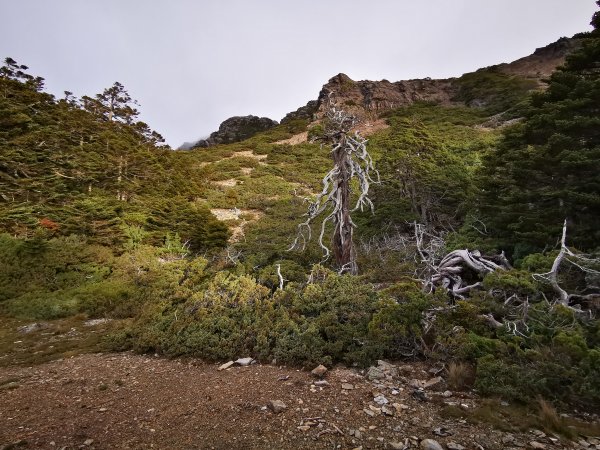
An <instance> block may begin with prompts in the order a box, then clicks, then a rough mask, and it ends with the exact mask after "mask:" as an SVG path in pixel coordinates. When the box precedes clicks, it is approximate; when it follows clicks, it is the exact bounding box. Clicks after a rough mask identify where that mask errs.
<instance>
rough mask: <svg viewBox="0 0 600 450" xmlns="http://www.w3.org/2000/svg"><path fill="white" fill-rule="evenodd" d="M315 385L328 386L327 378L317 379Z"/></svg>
mask: <svg viewBox="0 0 600 450" xmlns="http://www.w3.org/2000/svg"><path fill="white" fill-rule="evenodd" d="M315 386H329V382H328V381H327V380H317V381H315Z"/></svg>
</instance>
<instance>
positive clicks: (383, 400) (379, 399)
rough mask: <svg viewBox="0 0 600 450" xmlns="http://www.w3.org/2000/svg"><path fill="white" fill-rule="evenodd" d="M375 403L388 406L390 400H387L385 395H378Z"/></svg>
mask: <svg viewBox="0 0 600 450" xmlns="http://www.w3.org/2000/svg"><path fill="white" fill-rule="evenodd" d="M373 401H374V402H375V403H377V404H378V405H387V404H388V403H389V401H388V399H387V398H385V397H384V396H383V395H378V396H376V397H375V398H374V399H373Z"/></svg>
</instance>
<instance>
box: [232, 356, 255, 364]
mask: <svg viewBox="0 0 600 450" xmlns="http://www.w3.org/2000/svg"><path fill="white" fill-rule="evenodd" d="M253 362H254V359H253V358H250V357H248V358H240V359H237V360H236V361H235V364H237V365H238V366H249V365H250V364H252V363H253Z"/></svg>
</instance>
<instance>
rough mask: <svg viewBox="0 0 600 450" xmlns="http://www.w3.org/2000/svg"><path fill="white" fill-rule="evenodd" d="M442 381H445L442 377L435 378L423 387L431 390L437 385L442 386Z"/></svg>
mask: <svg viewBox="0 0 600 450" xmlns="http://www.w3.org/2000/svg"><path fill="white" fill-rule="evenodd" d="M442 381H444V379H443V378H442V377H435V378H432V379H431V380H428V381H427V382H426V383H425V386H423V387H424V388H425V389H429V388H431V387H433V386H435V385H437V384H440V383H441V382H442Z"/></svg>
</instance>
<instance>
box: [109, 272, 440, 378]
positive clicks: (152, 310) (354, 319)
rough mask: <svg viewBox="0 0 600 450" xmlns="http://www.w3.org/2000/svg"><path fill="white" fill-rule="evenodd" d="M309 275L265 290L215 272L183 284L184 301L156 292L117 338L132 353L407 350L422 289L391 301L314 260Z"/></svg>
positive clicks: (317, 355) (296, 354)
mask: <svg viewBox="0 0 600 450" xmlns="http://www.w3.org/2000/svg"><path fill="white" fill-rule="evenodd" d="M311 278H312V280H313V282H312V283H310V284H307V285H305V286H303V287H301V286H299V285H297V284H294V283H290V284H289V285H288V286H286V288H285V290H283V291H281V290H277V291H276V292H275V293H274V294H271V291H270V290H269V289H267V288H265V287H264V286H261V285H260V284H257V283H256V282H255V281H253V280H252V279H251V278H249V277H247V276H244V275H242V276H238V275H232V274H226V273H224V272H219V273H217V274H216V275H215V277H214V278H212V280H211V281H209V283H208V284H207V285H206V286H205V287H204V288H202V289H201V290H198V291H195V292H194V291H193V289H191V287H190V291H188V294H187V295H186V296H185V299H184V300H181V299H180V297H177V298H174V297H173V296H172V295H171V296H170V297H169V296H168V295H163V296H162V297H161V298H162V300H161V301H158V302H151V303H149V304H148V305H147V306H146V307H145V308H144V310H143V311H142V313H141V314H140V316H139V318H138V319H137V320H136V322H135V324H134V326H133V328H132V329H131V330H129V331H128V332H127V333H126V335H125V336H123V335H122V339H125V342H126V343H128V345H131V346H133V348H135V349H136V350H138V351H161V352H164V353H165V354H168V355H193V356H197V357H202V358H206V359H210V360H219V359H231V358H235V357H237V356H239V355H241V354H244V355H248V354H250V355H254V356H255V357H258V358H261V359H264V360H269V359H270V358H276V359H277V360H278V361H280V362H283V363H289V364H305V363H311V364H313V363H328V364H331V363H333V362H336V361H343V362H346V363H348V364H359V365H361V366H364V365H367V364H369V363H371V362H372V361H373V360H374V359H375V358H377V357H384V356H385V357H393V356H397V355H398V352H400V351H402V350H400V349H397V348H395V347H393V346H391V345H390V344H391V342H392V341H393V342H396V341H402V342H404V343H405V345H404V347H402V349H404V350H407V349H408V351H411V352H412V351H414V342H412V340H414V339H415V338H418V337H419V336H421V333H422V331H421V329H420V318H421V314H420V313H421V312H422V311H423V310H424V309H425V308H427V307H428V305H429V301H428V300H427V299H426V298H425V296H424V295H423V294H419V293H418V292H417V291H414V290H413V291H412V292H411V293H406V294H405V298H404V301H403V302H402V304H401V306H400V307H395V306H394V305H397V303H396V302H395V301H394V300H392V299H390V298H389V297H387V298H386V299H385V300H379V299H378V296H377V294H376V292H375V291H374V290H373V289H372V287H371V286H369V285H368V284H365V283H364V282H362V281H361V280H360V279H358V278H356V277H351V276H347V275H346V276H339V275H336V274H334V273H333V272H330V271H328V270H327V269H324V268H322V267H319V266H317V267H315V269H314V270H313V273H312V275H311ZM385 330H389V331H390V333H391V334H388V333H386V332H385ZM118 345H123V341H121V342H120V343H119V344H118ZM409 346H410V348H409Z"/></svg>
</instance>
